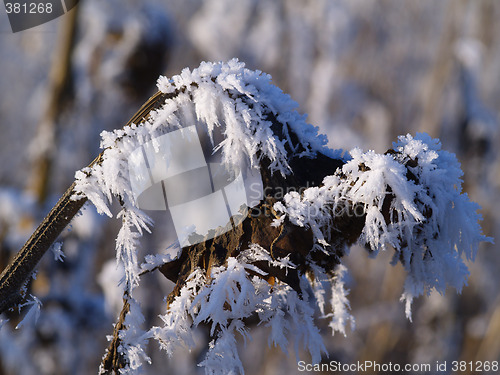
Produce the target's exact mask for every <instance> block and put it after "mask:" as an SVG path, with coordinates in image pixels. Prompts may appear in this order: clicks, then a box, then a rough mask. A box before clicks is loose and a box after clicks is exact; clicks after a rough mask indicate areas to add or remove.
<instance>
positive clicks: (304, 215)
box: [275, 134, 491, 318]
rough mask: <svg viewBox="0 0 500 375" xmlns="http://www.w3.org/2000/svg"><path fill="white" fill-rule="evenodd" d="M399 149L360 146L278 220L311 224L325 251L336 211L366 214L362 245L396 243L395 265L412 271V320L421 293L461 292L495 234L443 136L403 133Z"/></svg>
mask: <svg viewBox="0 0 500 375" xmlns="http://www.w3.org/2000/svg"><path fill="white" fill-rule="evenodd" d="M393 150H394V152H393V153H386V154H377V153H375V152H373V151H368V152H362V151H361V150H359V149H354V150H352V151H351V152H350V155H351V159H350V160H349V161H348V162H347V163H346V164H344V165H343V167H342V170H341V171H338V172H337V173H336V174H335V175H333V176H328V177H326V178H325V179H324V181H323V186H321V187H313V188H309V189H306V190H305V191H304V193H303V194H302V195H299V194H297V193H290V194H288V195H287V196H285V197H284V203H277V204H275V209H276V210H277V211H278V212H280V213H282V214H283V215H282V216H281V217H280V219H279V220H278V223H279V222H280V221H283V220H284V219H285V217H288V218H289V220H290V221H291V222H292V223H293V224H295V225H299V226H307V227H310V228H311V229H312V231H313V234H314V235H315V239H316V241H317V243H318V244H319V245H321V247H325V249H327V248H328V241H331V240H334V237H335V231H336V228H335V227H334V225H333V221H332V213H335V214H337V215H346V216H352V215H354V216H363V215H366V216H365V219H364V227H363V230H362V234H361V237H360V239H359V242H360V243H361V244H365V245H368V246H369V248H370V249H371V250H372V251H373V252H374V253H375V254H376V253H377V252H378V251H379V250H381V249H382V250H383V249H385V247H386V245H391V246H392V247H394V248H395V250H396V253H395V256H394V262H397V261H401V263H402V264H403V266H404V267H405V269H406V270H407V272H408V276H407V280H406V282H405V290H404V293H403V296H402V299H404V300H406V314H407V316H408V317H409V318H411V310H410V307H411V302H412V299H413V298H414V297H416V296H419V295H421V294H424V293H428V292H429V291H430V290H431V289H436V290H437V291H439V292H441V293H444V291H445V289H446V287H447V286H452V287H454V288H456V289H457V290H458V291H460V290H461V289H462V287H463V285H464V284H465V283H466V280H467V276H468V270H467V267H466V265H465V264H464V262H463V259H462V258H463V257H465V259H467V260H474V257H475V254H476V251H477V248H478V245H479V242H481V241H489V240H491V239H489V238H487V237H485V236H484V235H482V234H481V228H480V225H479V221H480V220H481V215H480V214H478V213H477V210H478V209H479V206H478V205H477V204H476V203H474V202H471V201H470V200H469V198H468V196H467V194H465V193H462V188H461V184H462V180H461V176H462V171H461V169H460V164H459V163H458V161H457V159H456V157H455V155H453V154H451V153H448V152H446V151H443V150H441V144H440V142H439V140H437V139H432V138H431V137H429V136H428V135H427V134H417V136H416V137H415V138H413V137H412V136H411V135H406V136H401V137H399V140H398V142H396V143H394V145H393ZM349 207H351V209H349ZM352 207H354V209H352ZM319 245H317V246H319ZM325 251H326V250H325Z"/></svg>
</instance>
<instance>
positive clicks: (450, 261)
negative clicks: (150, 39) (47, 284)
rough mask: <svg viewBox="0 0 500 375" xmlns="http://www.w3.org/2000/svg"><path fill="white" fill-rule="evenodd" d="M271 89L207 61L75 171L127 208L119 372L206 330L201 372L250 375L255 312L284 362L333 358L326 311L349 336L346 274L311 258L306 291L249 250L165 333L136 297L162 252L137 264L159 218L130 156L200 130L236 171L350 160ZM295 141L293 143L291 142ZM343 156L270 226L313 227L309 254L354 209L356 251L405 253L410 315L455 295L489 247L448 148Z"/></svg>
mask: <svg viewBox="0 0 500 375" xmlns="http://www.w3.org/2000/svg"><path fill="white" fill-rule="evenodd" d="M270 81H271V77H270V76H269V75H266V74H263V73H262V72H260V71H251V70H248V69H246V68H245V66H244V64H243V63H241V62H238V60H231V61H229V62H228V63H202V64H201V65H200V67H199V68H197V69H194V70H189V69H184V70H183V71H182V73H181V74H180V75H177V76H174V77H172V78H171V79H167V78H165V77H160V79H159V80H158V88H159V90H160V91H161V92H163V93H165V94H171V95H170V96H168V98H167V99H166V100H165V102H164V104H163V105H162V106H161V108H159V109H157V110H154V111H152V112H151V114H150V116H149V117H148V118H147V119H145V120H144V121H142V122H141V123H140V124H132V125H131V126H129V127H125V128H123V129H120V130H115V131H113V132H103V134H102V143H101V147H102V148H103V149H105V150H104V153H103V157H102V160H101V162H100V163H98V164H95V165H94V166H93V167H92V168H87V169H83V170H81V171H79V172H77V174H76V179H77V185H76V191H77V192H78V194H80V195H85V196H86V197H88V198H89V200H90V201H91V202H92V203H93V204H94V205H95V206H96V207H97V209H98V211H99V212H100V213H104V214H106V215H108V216H112V213H111V210H110V203H111V200H112V198H113V197H118V198H119V200H120V203H121V205H122V209H121V211H120V213H119V214H118V215H117V217H118V218H120V219H121V220H122V227H121V229H120V231H119V233H118V236H117V240H116V256H117V261H118V262H120V263H122V264H123V266H124V269H125V280H124V281H125V285H126V296H127V298H128V301H129V303H130V305H131V308H130V312H129V316H127V318H126V321H125V329H124V330H123V331H122V332H121V336H120V339H121V353H122V354H123V355H124V356H125V357H126V358H127V361H128V367H127V368H126V369H124V372H127V371H129V372H131V373H134V372H137V371H140V364H141V363H142V362H143V361H146V362H147V361H149V358H148V357H147V355H146V354H145V353H146V352H145V346H146V344H147V342H148V341H149V340H151V339H154V340H156V341H158V343H159V344H160V347H161V348H162V349H164V350H165V351H166V352H167V353H168V354H169V355H172V353H173V351H174V349H175V348H176V347H178V346H182V347H186V348H192V347H194V345H195V343H194V338H193V333H192V331H193V329H194V328H195V327H196V326H198V325H199V324H201V323H203V324H208V326H209V327H210V332H211V336H212V338H213V341H212V342H211V343H210V345H209V349H208V352H207V354H206V357H205V359H204V360H203V362H202V363H201V365H202V366H204V367H205V369H206V373H208V374H227V373H234V374H236V373H243V367H242V364H241V361H240V359H239V356H238V352H237V345H236V337H237V336H238V335H239V336H242V337H243V338H244V339H246V338H247V337H248V336H249V332H248V327H247V326H246V322H245V320H246V319H247V318H250V317H251V316H255V315H257V317H258V319H259V321H260V322H261V323H262V324H264V325H265V326H268V327H269V345H274V346H279V347H280V348H281V349H282V350H283V351H284V352H285V353H287V352H288V347H289V345H290V342H291V341H293V342H294V345H295V351H296V353H297V355H298V352H299V349H300V346H301V345H302V346H303V347H304V348H305V349H306V350H307V351H308V352H309V353H310V354H311V357H312V360H313V361H314V362H318V361H320V360H321V355H322V353H325V352H326V350H325V347H324V345H323V342H322V339H321V336H320V334H319V330H318V328H317V327H316V325H315V322H314V316H315V315H316V313H317V312H319V314H320V315H321V316H323V317H326V318H328V319H330V327H331V328H332V330H333V332H335V331H338V332H341V333H343V334H345V326H346V324H347V322H349V321H350V322H351V324H352V325H353V324H354V319H353V317H352V316H351V315H350V313H349V302H348V299H347V293H348V292H347V290H346V288H345V286H344V282H343V280H344V277H345V275H346V272H347V269H346V267H345V266H344V265H342V264H338V265H337V266H336V267H335V269H332V270H324V269H323V268H322V267H320V266H319V265H316V264H315V263H314V261H313V260H312V259H309V260H308V262H309V264H308V266H309V268H310V272H308V274H307V275H306V274H301V273H299V276H300V291H301V293H298V292H297V291H296V290H294V289H292V287H290V286H289V285H287V284H285V283H283V282H280V281H276V282H275V283H274V285H271V284H269V283H268V282H267V281H266V279H265V276H266V273H265V272H264V271H262V270H261V269H259V268H258V267H257V266H256V265H255V263H256V262H259V261H265V262H269V263H270V264H273V266H275V267H280V268H283V269H285V270H292V269H294V268H295V267H296V265H294V264H293V263H292V262H291V261H290V260H289V259H288V258H281V259H274V258H273V257H271V255H270V253H269V252H268V250H266V249H264V248H263V247H261V246H259V244H253V245H252V246H251V247H250V248H249V249H247V250H244V251H241V252H240V253H239V254H238V255H237V256H235V257H230V258H229V259H228V260H227V262H226V263H225V264H224V265H222V266H220V267H213V268H212V269H211V270H210V272H209V274H207V273H206V272H205V271H204V270H201V269H196V270H195V271H194V272H193V273H192V274H191V275H190V276H189V278H188V280H187V282H186V283H185V284H184V286H183V287H182V288H181V290H180V292H179V294H178V296H177V297H176V298H175V299H174V301H173V302H172V303H171V304H170V305H169V307H168V310H167V311H166V312H165V314H164V315H162V316H161V319H162V322H163V325H162V326H159V327H151V328H148V329H145V328H143V327H141V326H142V324H143V318H142V314H141V312H140V308H139V305H138V303H137V302H136V301H135V299H134V297H133V296H134V291H135V290H136V287H137V286H139V284H140V272H141V271H142V270H149V269H152V268H154V267H156V266H157V265H158V264H159V263H161V262H162V259H163V260H164V258H161V257H164V256H163V255H158V256H155V255H149V256H147V257H146V260H147V261H146V262H145V263H144V264H143V265H142V266H141V265H140V260H139V259H138V255H137V254H138V252H137V251H138V247H139V242H140V241H139V240H140V237H141V235H142V234H143V231H150V228H151V226H152V224H153V223H152V220H151V219H150V218H149V217H148V216H147V215H146V214H145V213H143V212H142V211H141V210H140V209H139V208H138V207H137V204H136V202H135V200H134V195H133V192H132V188H131V183H130V180H129V176H128V164H127V163H128V158H129V156H130V154H131V153H132V152H133V151H134V150H135V149H136V148H138V147H140V146H141V145H142V144H145V143H146V142H151V141H152V142H154V139H155V138H157V137H159V136H161V135H164V134H167V133H169V132H171V131H174V130H176V129H179V128H182V127H185V126H190V125H193V124H196V125H197V128H200V127H201V128H202V129H203V130H204V132H205V133H206V135H207V137H208V139H209V140H210V142H211V144H212V146H213V152H214V153H220V155H221V160H222V162H223V163H224V164H225V166H226V167H227V168H228V169H229V170H234V171H236V170H238V168H240V167H241V166H242V165H250V166H251V167H252V168H260V161H261V159H262V158H266V159H268V160H269V162H270V166H269V168H270V169H271V170H272V172H274V173H280V174H281V175H283V176H287V175H289V174H290V173H293V171H292V170H291V167H290V164H289V162H288V161H289V160H290V156H291V154H290V153H292V154H294V156H301V157H311V158H314V156H315V154H316V153H318V152H321V153H323V154H325V155H327V156H329V157H331V158H337V159H341V152H340V151H333V150H330V149H328V148H327V147H326V143H327V139H326V137H325V136H323V135H318V132H317V128H316V127H314V126H312V125H309V124H307V123H306V121H305V116H302V115H300V114H299V113H298V112H297V111H296V107H297V103H295V102H294V101H293V100H291V99H290V97H289V96H288V95H285V94H284V93H283V92H282V91H281V90H280V89H279V88H277V87H275V86H273V85H272V84H271V82H270ZM271 116H272V117H273V120H271ZM273 122H274V125H275V126H276V124H278V125H279V126H281V129H279V130H280V131H281V133H282V134H283V136H282V137H279V136H278V135H276V134H275V133H274V132H273V129H272V126H273ZM292 133H293V134H292ZM292 136H293V137H296V138H297V140H298V141H297V140H294V142H292ZM343 161H344V162H345V164H344V165H343V167H342V169H341V170H337V172H335V173H334V174H333V175H331V176H328V177H326V178H325V179H324V181H323V184H322V185H320V186H317V187H310V188H307V189H305V190H304V191H303V193H302V194H299V193H298V192H291V193H289V194H287V195H286V196H285V197H284V199H283V200H282V201H279V202H278V203H276V204H275V205H274V209H275V210H276V212H278V213H279V214H280V215H281V216H280V218H279V219H276V220H275V222H274V225H281V224H282V223H283V222H284V220H285V219H287V220H289V221H290V222H291V223H292V224H294V225H296V226H300V227H306V228H310V229H311V230H312V233H313V236H314V240H315V243H314V246H313V248H312V249H310V251H311V252H313V251H325V252H328V251H329V250H328V249H329V247H330V246H331V245H332V243H333V242H332V241H334V240H335V233H336V228H335V226H334V225H333V223H334V220H333V216H334V215H335V214H336V212H338V210H339V209H340V210H342V209H345V207H348V206H350V207H361V211H360V212H358V211H357V210H354V211H353V213H352V214H353V215H357V214H359V215H364V217H365V219H364V227H363V229H362V233H361V236H360V238H359V243H361V244H366V245H368V247H369V248H370V249H371V250H372V251H374V252H375V253H376V252H378V251H379V250H384V249H385V247H386V245H391V246H392V247H394V248H395V250H396V252H395V256H394V261H395V262H397V261H400V262H401V263H402V264H403V265H404V267H405V269H406V270H407V272H408V277H407V280H406V283H405V286H404V293H403V297H402V298H404V299H405V300H406V302H407V314H408V316H410V305H411V301H412V299H413V298H414V297H415V296H418V295H420V294H423V293H425V292H428V291H430V290H431V289H433V288H434V289H436V290H438V291H440V292H444V290H445V288H446V286H448V285H450V286H453V287H455V288H456V289H457V290H460V289H461V288H462V286H463V285H464V284H465V282H466V278H467V275H468V271H467V267H466V266H465V264H464V263H463V260H462V256H463V255H464V256H465V258H466V259H474V256H475V252H476V250H477V246H478V243H479V242H480V241H484V240H488V239H487V238H486V237H484V236H483V235H481V228H480V227H479V224H478V220H480V215H479V214H477V213H476V210H477V209H478V208H479V207H478V206H477V205H476V204H475V203H472V202H470V201H469V199H468V197H467V195H466V194H462V192H461V179H460V178H461V175H462V172H461V170H460V166H459V163H458V162H457V160H456V158H455V156H454V155H452V154H450V153H447V152H445V151H441V150H440V143H439V142H438V141H437V140H433V139H431V138H430V137H429V136H427V135H425V134H419V135H417V136H416V137H415V138H413V137H411V136H410V135H407V136H404V137H400V138H399V141H398V142H396V143H395V144H394V148H393V150H392V151H391V152H388V153H386V154H383V155H381V154H376V153H374V152H372V151H369V152H365V153H364V152H362V151H361V150H359V149H354V150H352V151H351V152H350V155H348V156H346V157H345V159H343ZM78 194H77V195H76V196H75V199H77V198H78ZM311 213H314V215H311ZM159 258H161V259H159Z"/></svg>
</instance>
